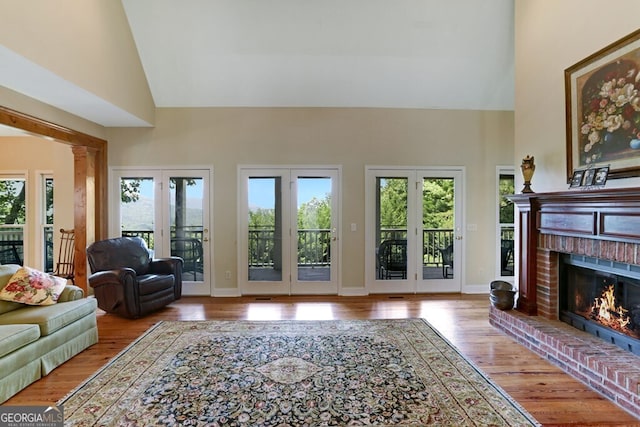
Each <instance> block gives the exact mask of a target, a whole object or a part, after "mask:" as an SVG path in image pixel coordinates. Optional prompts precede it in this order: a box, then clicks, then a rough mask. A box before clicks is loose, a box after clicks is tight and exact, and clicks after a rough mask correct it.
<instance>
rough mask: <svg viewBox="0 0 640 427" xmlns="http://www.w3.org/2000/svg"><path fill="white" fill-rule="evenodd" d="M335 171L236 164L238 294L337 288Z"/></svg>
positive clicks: (322, 291)
mask: <svg viewBox="0 0 640 427" xmlns="http://www.w3.org/2000/svg"><path fill="white" fill-rule="evenodd" d="M339 172H340V171H339V169H338V168H331V167H329V168H309V167H304V168H303V167H301V168H261V167H242V166H241V167H240V168H239V170H238V175H239V178H238V185H239V194H240V196H239V207H238V211H239V216H240V220H239V226H238V228H239V229H238V242H239V244H238V250H239V253H238V278H239V288H240V291H241V293H242V294H243V295H247V294H253V295H256V294H282V295H295V294H298V295H300V294H336V293H337V292H338V277H339V275H338V271H337V269H338V259H339V258H338V250H339V245H338V236H339V231H338V230H339V228H338V200H339V196H338V188H339V176H340V173H339Z"/></svg>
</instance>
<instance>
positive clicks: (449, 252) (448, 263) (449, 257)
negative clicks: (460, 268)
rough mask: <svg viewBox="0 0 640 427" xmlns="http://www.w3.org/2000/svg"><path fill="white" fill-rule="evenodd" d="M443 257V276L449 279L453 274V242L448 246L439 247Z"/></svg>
mask: <svg viewBox="0 0 640 427" xmlns="http://www.w3.org/2000/svg"><path fill="white" fill-rule="evenodd" d="M438 250H439V251H440V256H441V257H442V277H443V278H445V279H448V278H449V276H453V243H451V244H450V245H449V246H447V247H446V248H438Z"/></svg>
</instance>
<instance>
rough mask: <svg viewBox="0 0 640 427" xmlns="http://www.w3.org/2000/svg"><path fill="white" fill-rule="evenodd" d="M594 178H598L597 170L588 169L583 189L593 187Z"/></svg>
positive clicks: (583, 181) (583, 180)
mask: <svg viewBox="0 0 640 427" xmlns="http://www.w3.org/2000/svg"><path fill="white" fill-rule="evenodd" d="M594 176H596V170H595V169H587V170H586V171H584V176H583V177H582V187H588V186H590V185H593V177H594Z"/></svg>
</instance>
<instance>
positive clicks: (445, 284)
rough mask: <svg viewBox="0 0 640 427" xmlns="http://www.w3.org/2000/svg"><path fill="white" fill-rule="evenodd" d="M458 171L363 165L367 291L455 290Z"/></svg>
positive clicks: (459, 228) (459, 237)
mask: <svg viewBox="0 0 640 427" xmlns="http://www.w3.org/2000/svg"><path fill="white" fill-rule="evenodd" d="M463 172H464V171H463V169H460V168H424V169H417V168H385V167H367V171H366V179H367V182H366V190H365V191H366V211H365V216H366V218H365V221H366V227H367V228H366V230H367V234H366V242H365V245H366V247H365V257H366V258H365V269H366V272H365V279H366V287H367V290H368V291H369V292H370V293H413V292H460V290H461V283H462V280H461V275H462V272H463V269H462V268H461V267H462V263H461V262H462V249H463V246H462V224H463V219H462V212H463V210H462V194H463V192H462V182H463Z"/></svg>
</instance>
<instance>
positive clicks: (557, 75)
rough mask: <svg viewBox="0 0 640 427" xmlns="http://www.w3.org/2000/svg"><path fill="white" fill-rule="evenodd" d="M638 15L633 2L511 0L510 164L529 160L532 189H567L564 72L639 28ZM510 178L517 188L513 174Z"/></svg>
mask: <svg viewBox="0 0 640 427" xmlns="http://www.w3.org/2000/svg"><path fill="white" fill-rule="evenodd" d="M638 17H640V1H638V0H606V1H605V0H561V1H552V0H516V8H515V38H516V40H515V62H516V64H515V70H516V79H515V80H516V99H515V159H514V163H515V164H516V165H519V164H520V162H521V159H522V158H523V157H525V156H526V155H527V154H531V155H533V156H535V159H536V172H535V175H534V177H533V180H532V182H533V185H532V187H533V190H534V191H536V192H546V191H562V190H567V188H568V184H567V180H566V176H567V172H566V136H565V135H566V134H565V89H564V70H565V69H567V68H569V67H571V66H572V65H574V64H575V63H577V62H579V61H581V60H582V59H584V58H586V57H588V56H590V55H591V54H593V53H595V52H597V51H598V50H600V49H602V48H604V47H606V46H608V45H609V44H611V43H613V42H615V41H616V40H618V39H620V38H622V37H624V36H626V35H627V34H629V33H631V32H633V31H635V30H637V29H638V28H640V19H638ZM516 179H517V185H516V188H522V176H521V175H520V174H519V173H516ZM638 185H640V180H639V179H625V180H610V181H609V182H607V187H620V186H624V187H627V186H638Z"/></svg>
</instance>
